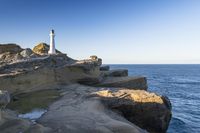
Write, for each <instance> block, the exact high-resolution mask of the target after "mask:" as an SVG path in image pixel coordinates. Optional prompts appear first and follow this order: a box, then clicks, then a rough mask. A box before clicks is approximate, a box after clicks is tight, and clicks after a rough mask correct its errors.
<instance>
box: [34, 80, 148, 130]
mask: <svg viewBox="0 0 200 133" xmlns="http://www.w3.org/2000/svg"><path fill="white" fill-rule="evenodd" d="M62 87H63V90H67V91H65V92H63V94H62V95H63V96H62V98H61V99H59V100H58V101H56V102H54V103H53V104H52V105H51V106H50V107H49V109H48V112H47V113H45V114H44V115H43V116H42V117H41V118H40V119H39V120H38V121H37V122H38V123H40V124H41V125H44V126H45V127H51V128H52V130H53V132H61V133H64V132H67V133H90V132H92V133H96V132H98V133H113V132H119V133H146V131H145V130H143V129H141V128H139V127H138V126H136V125H135V124H133V123H131V122H129V121H128V120H126V119H125V118H124V117H122V116H120V115H118V114H117V113H115V112H113V111H112V110H110V109H109V108H107V107H106V106H105V104H104V103H102V101H101V99H100V98H99V97H98V96H96V97H95V96H94V95H93V94H91V93H92V92H95V91H98V88H95V87H88V86H80V85H78V84H74V85H70V86H62ZM62 87H61V88H62ZM58 121H59V122H58Z"/></svg>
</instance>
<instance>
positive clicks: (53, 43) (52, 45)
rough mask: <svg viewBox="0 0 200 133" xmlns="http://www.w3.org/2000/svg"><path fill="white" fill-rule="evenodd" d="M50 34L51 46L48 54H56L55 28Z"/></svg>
mask: <svg viewBox="0 0 200 133" xmlns="http://www.w3.org/2000/svg"><path fill="white" fill-rule="evenodd" d="M49 36H50V48H49V51H48V54H56V48H55V40H54V37H55V34H54V30H51V31H50V34H49Z"/></svg>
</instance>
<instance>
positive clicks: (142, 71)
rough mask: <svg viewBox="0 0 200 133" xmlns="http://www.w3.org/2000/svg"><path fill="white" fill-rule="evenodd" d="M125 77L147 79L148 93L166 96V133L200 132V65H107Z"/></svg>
mask: <svg viewBox="0 0 200 133" xmlns="http://www.w3.org/2000/svg"><path fill="white" fill-rule="evenodd" d="M110 67H111V69H128V71H129V76H145V77H147V82H148V90H149V91H151V92H156V93H157V94H162V95H166V96H168V98H169V99H170V101H171V103H172V119H171V122H170V125H169V128H168V131H167V133H200V65H110Z"/></svg>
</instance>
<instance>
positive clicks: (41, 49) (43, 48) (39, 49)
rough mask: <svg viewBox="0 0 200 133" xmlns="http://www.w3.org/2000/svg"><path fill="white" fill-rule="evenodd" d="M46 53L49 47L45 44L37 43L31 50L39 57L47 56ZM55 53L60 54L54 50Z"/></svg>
mask: <svg viewBox="0 0 200 133" xmlns="http://www.w3.org/2000/svg"><path fill="white" fill-rule="evenodd" d="M48 51H49V45H47V44H46V43H39V44H38V45H36V46H35V47H34V48H33V52H34V53H36V54H39V55H45V54H48ZM56 53H61V52H60V51H58V50H56Z"/></svg>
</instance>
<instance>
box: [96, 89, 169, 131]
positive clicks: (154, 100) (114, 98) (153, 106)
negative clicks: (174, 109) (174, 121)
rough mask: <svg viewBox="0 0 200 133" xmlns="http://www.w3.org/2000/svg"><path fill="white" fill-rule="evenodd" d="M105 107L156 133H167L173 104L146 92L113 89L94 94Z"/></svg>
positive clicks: (166, 99)
mask: <svg viewBox="0 0 200 133" xmlns="http://www.w3.org/2000/svg"><path fill="white" fill-rule="evenodd" d="M94 94H96V95H97V96H99V97H100V98H101V99H102V101H103V103H104V105H106V106H107V107H108V108H109V109H112V110H113V111H116V112H117V113H119V114H121V115H122V116H123V117H125V118H126V119H127V120H128V121H130V122H133V123H135V124H136V125H138V126H140V127H141V128H143V129H146V130H148V131H149V132H154V133H165V132H166V131H167V128H168V125H169V122H170V120H171V103H170V102H169V100H168V98H167V97H163V96H158V95H156V94H155V93H149V92H146V91H144V90H128V89H123V88H122V89H119V90H117V89H113V90H103V91H99V92H96V93H94Z"/></svg>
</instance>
